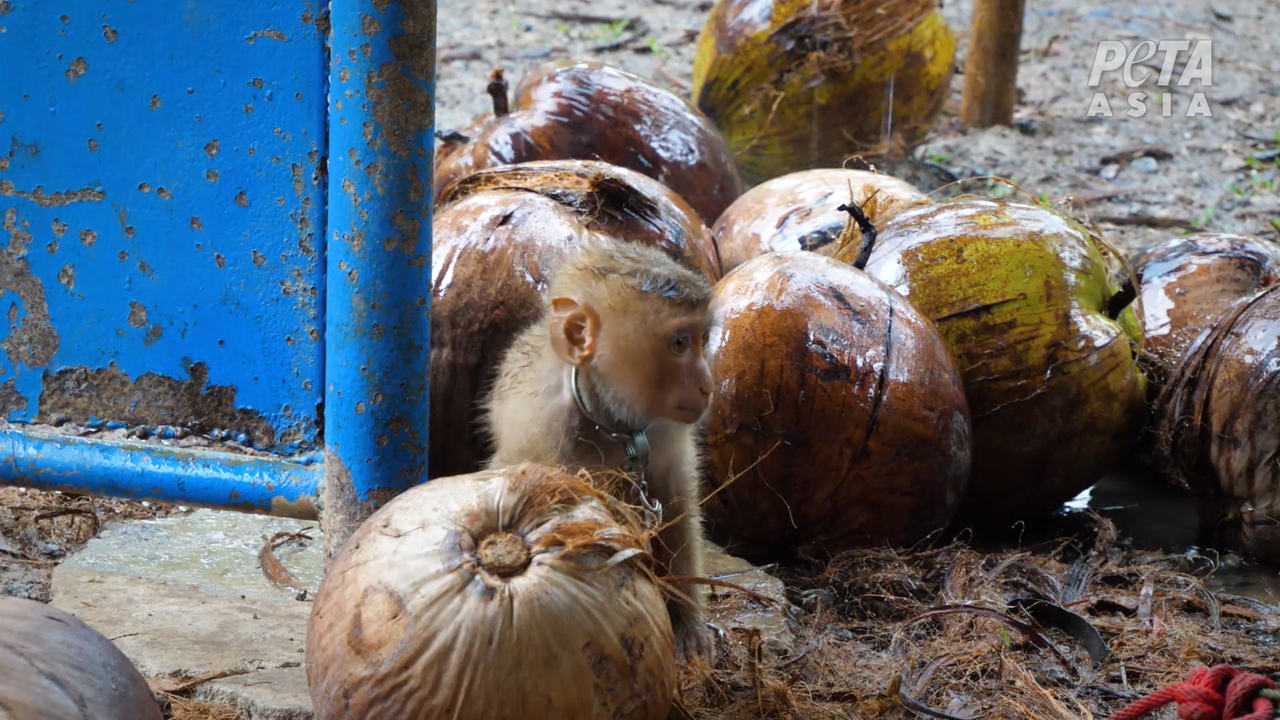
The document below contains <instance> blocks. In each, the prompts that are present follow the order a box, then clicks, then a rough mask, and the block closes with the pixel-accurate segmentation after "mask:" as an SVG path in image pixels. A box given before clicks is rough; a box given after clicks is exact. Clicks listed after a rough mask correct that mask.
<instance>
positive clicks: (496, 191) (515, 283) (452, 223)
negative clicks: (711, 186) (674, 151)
mask: <svg viewBox="0 0 1280 720" xmlns="http://www.w3.org/2000/svg"><path fill="white" fill-rule="evenodd" d="M440 203H441V204H440V207H439V208H438V209H437V211H436V213H435V218H434V221H433V233H434V234H433V237H432V248H431V367H430V382H431V388H432V391H431V430H430V441H429V442H430V449H429V455H428V465H429V467H428V477H443V476H446V475H460V474H462V473H468V472H473V471H475V470H479V469H480V468H481V467H482V466H483V464H484V461H485V460H487V459H488V457H489V455H491V454H492V450H491V447H490V442H489V439H488V437H487V435H486V434H485V433H484V430H483V426H482V423H481V421H480V417H481V413H480V400H481V398H482V396H483V394H484V393H485V392H486V391H487V389H488V385H489V382H490V380H491V374H492V372H494V371H495V370H496V368H497V365H498V362H499V361H500V360H501V356H502V352H503V351H504V350H505V349H506V348H507V346H508V345H509V344H510V343H511V341H512V340H513V339H514V338H515V336H516V335H517V334H518V333H519V332H520V331H521V330H523V329H524V328H525V327H527V326H528V324H529V323H531V322H533V321H534V320H536V319H537V318H538V315H539V313H540V312H541V310H542V295H541V294H542V292H543V291H544V290H545V289H546V284H547V282H548V281H549V280H550V276H551V273H552V272H554V270H555V268H556V266H557V264H558V263H559V261H560V260H561V259H562V258H563V257H564V256H565V254H566V253H567V252H568V251H569V250H571V249H572V248H574V247H576V246H578V245H580V244H581V243H584V242H588V241H590V240H591V238H593V237H595V236H596V235H597V234H599V235H605V236H608V237H611V238H614V239H621V240H627V241H630V242H636V243H642V244H645V245H650V246H654V247H658V248H661V249H662V250H665V251H666V252H667V253H668V254H669V255H671V257H673V258H675V259H676V260H679V261H680V262H683V263H684V264H685V265H687V266H688V267H691V268H693V269H695V270H698V271H700V272H703V273H705V274H706V275H707V277H708V278H709V279H711V280H712V281H713V282H714V281H715V280H718V279H719V278H720V263H719V260H718V258H717V256H716V248H715V242H714V241H713V240H712V239H711V231H710V230H708V229H707V227H706V226H705V225H703V224H702V221H701V220H700V219H698V216H697V214H696V213H694V212H693V210H692V209H691V208H690V207H689V206H688V205H687V204H686V203H685V202H684V201H683V200H681V199H680V198H679V197H678V196H676V195H675V193H673V192H671V190H669V189H668V188H666V187H665V186H663V185H662V184H661V183H659V182H657V181H656V180H653V179H650V178H648V177H645V176H644V175H641V174H639V173H636V172H632V171H630V170H626V169H624V168H619V167H615V166H612V165H608V164H606V163H601V162H591V161H577V160H567V161H559V162H556V161H548V162H536V163H524V164H521V165H511V166H505V167H500V168H492V169H488V170H481V171H478V172H476V173H474V174H472V175H469V176H467V177H466V178H463V179H462V180H460V181H458V182H456V183H454V184H453V185H452V186H451V187H450V188H449V189H448V190H446V191H445V194H444V195H443V196H442V197H441V198H440Z"/></svg>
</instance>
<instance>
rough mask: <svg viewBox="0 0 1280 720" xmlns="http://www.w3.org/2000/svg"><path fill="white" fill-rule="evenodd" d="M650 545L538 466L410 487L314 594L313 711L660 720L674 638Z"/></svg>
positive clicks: (310, 636)
mask: <svg viewBox="0 0 1280 720" xmlns="http://www.w3.org/2000/svg"><path fill="white" fill-rule="evenodd" d="M648 551H649V548H648V541H647V540H646V534H645V532H644V530H643V528H642V527H641V525H640V523H639V521H638V520H636V518H635V516H634V515H633V514H631V513H630V511H629V509H628V508H625V507H623V506H621V505H619V504H618V503H617V502H616V501H614V500H613V499H612V498H611V497H610V496H608V495H606V494H604V493H603V492H602V491H601V490H597V489H594V488H593V487H592V486H591V485H590V484H588V483H587V482H584V481H582V480H580V479H578V478H576V477H575V476H572V475H568V474H566V473H564V472H562V471H559V470H556V469H554V468H551V467H547V466H544V465H536V464H523V465H517V466H514V467H510V468H505V469H502V470H493V471H484V472H479V473H475V474H471V475H463V476H453V477H448V478H439V479H436V480H431V481H429V482H426V483H423V484H421V485H417V486H415V487H413V488H411V489H409V490H407V491H405V492H404V493H402V494H400V495H398V496H396V497H395V498H394V499H393V500H392V501H391V502H389V503H387V504H386V505H385V506H383V507H382V508H380V509H379V510H378V511H377V512H375V513H374V514H373V515H372V516H370V517H369V519H368V520H366V521H365V522H364V523H363V524H362V525H361V526H360V528H359V529H358V530H357V531H356V532H355V533H354V534H353V535H352V536H351V538H350V539H349V540H348V541H347V542H346V544H345V545H344V546H343V548H342V550H341V551H340V552H339V554H338V556H337V557H336V558H334V560H333V563H332V564H331V565H330V566H329V568H328V569H327V570H326V572H325V577H324V580H323V581H322V582H321V584H320V589H319V591H318V592H317V593H316V598H315V603H314V605H313V606H312V610H311V619H310V622H309V624H308V626H307V646H306V672H307V685H308V687H309V688H310V692H311V699H312V703H313V705H314V707H315V717H316V720H367V719H370V718H388V719H390V718H403V719H404V720H409V719H410V718H412V720H436V719H437V718H438V719H439V720H529V719H531V718H539V720H596V719H598V720H606V719H609V720H663V719H664V718H666V717H667V712H668V710H669V707H670V704H671V699H672V695H673V693H674V689H675V646H674V638H673V635H672V630H671V622H670V620H669V618H668V615H667V608H666V602H665V600H664V597H663V592H662V589H661V587H660V586H659V584H658V581H657V580H656V579H655V578H654V575H653V573H652V571H651V568H650V565H651V558H650V556H649V554H648Z"/></svg>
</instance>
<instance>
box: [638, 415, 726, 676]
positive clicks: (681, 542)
mask: <svg viewBox="0 0 1280 720" xmlns="http://www.w3.org/2000/svg"><path fill="white" fill-rule="evenodd" d="M675 435H676V437H674V438H672V442H671V443H669V447H670V452H667V453H658V454H657V457H656V458H655V462H654V464H653V465H652V466H651V467H650V472H649V474H648V483H649V493H650V495H652V496H653V497H654V498H656V499H658V500H660V501H661V502H662V506H663V509H662V519H663V525H664V528H663V529H662V530H661V531H660V532H659V533H658V536H657V538H656V539H655V542H654V545H655V547H654V555H655V558H656V559H657V560H658V567H659V572H660V573H663V574H670V575H673V576H676V577H682V578H690V577H702V576H703V558H702V556H703V552H704V549H705V545H706V542H705V540H704V539H703V534H702V533H703V531H702V511H701V509H700V507H699V505H698V500H699V498H700V494H699V488H698V479H699V475H698V466H699V462H698V461H699V455H698V449H697V444H696V441H695V439H694V434H693V429H692V427H687V426H686V427H681V428H679V432H677V433H675ZM663 444H664V445H668V444H667V443H663ZM679 589H680V590H682V591H683V593H684V595H685V597H674V598H671V599H670V600H668V601H667V611H668V613H669V614H670V616H671V625H672V629H673V630H674V631H675V634H676V645H677V647H678V649H679V651H680V653H681V654H682V655H683V656H684V657H686V658H689V657H691V656H693V655H702V656H703V657H705V658H708V659H710V657H711V652H712V644H711V634H710V632H709V630H708V629H707V625H706V615H705V613H704V611H703V602H704V600H703V598H704V595H705V588H704V587H703V586H700V585H687V584H682V585H681V586H680V587H679Z"/></svg>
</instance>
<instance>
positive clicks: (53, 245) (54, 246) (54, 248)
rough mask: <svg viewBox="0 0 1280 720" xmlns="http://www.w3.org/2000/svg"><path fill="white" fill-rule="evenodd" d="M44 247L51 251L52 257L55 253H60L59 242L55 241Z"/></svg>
mask: <svg viewBox="0 0 1280 720" xmlns="http://www.w3.org/2000/svg"><path fill="white" fill-rule="evenodd" d="M44 247H45V249H46V250H48V251H49V254H50V255H53V254H54V253H56V252H58V241H57V240H54V241H53V242H51V243H49V244H48V245H45V246H44Z"/></svg>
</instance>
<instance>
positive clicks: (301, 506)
mask: <svg viewBox="0 0 1280 720" xmlns="http://www.w3.org/2000/svg"><path fill="white" fill-rule="evenodd" d="M271 514H272V515H274V516H276V517H287V518H293V519H296V520H315V519H316V518H318V517H320V509H319V508H318V507H316V500H315V498H313V497H311V496H310V495H300V496H298V499H297V500H294V501H292V502H291V501H289V500H285V499H284V498H282V497H273V498H271Z"/></svg>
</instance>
